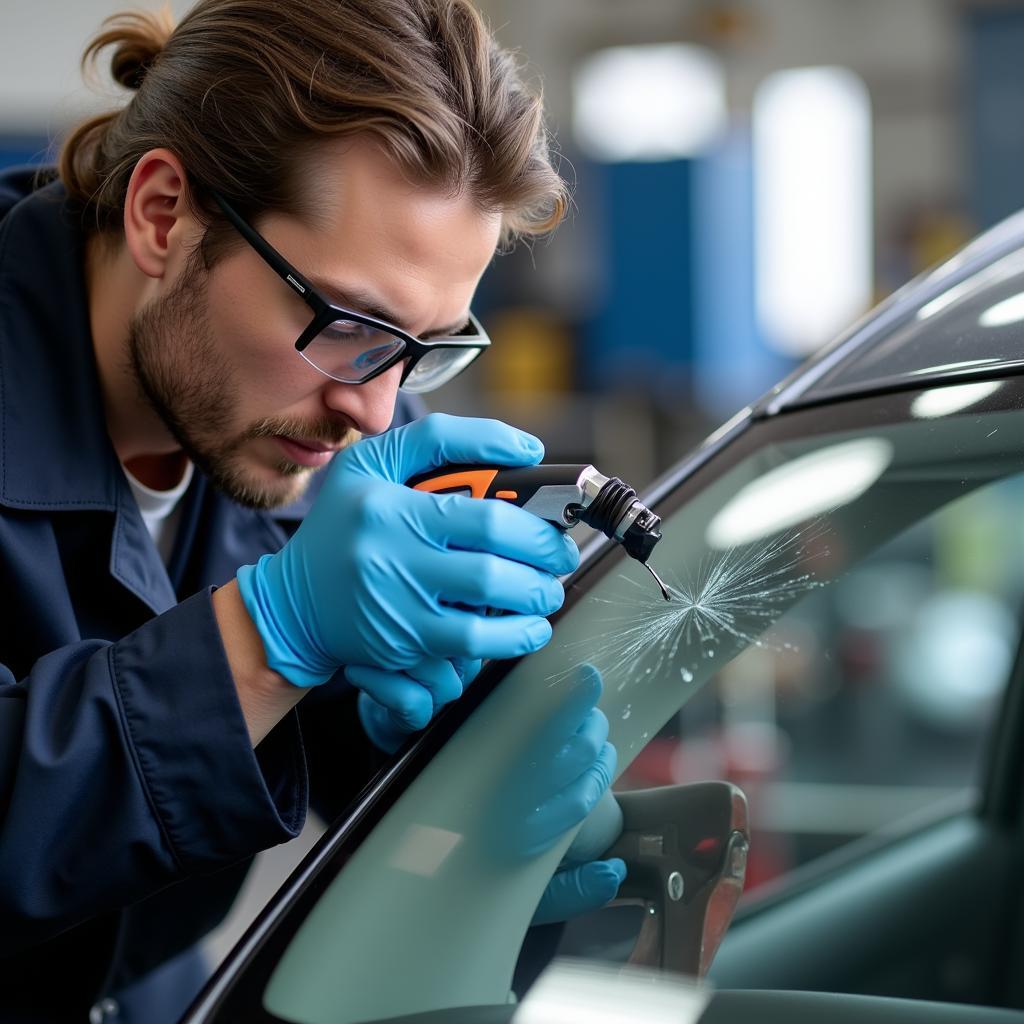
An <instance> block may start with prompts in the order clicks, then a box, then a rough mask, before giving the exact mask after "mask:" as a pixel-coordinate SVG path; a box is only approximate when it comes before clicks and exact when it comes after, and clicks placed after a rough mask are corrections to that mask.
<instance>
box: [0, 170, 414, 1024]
mask: <svg viewBox="0 0 1024 1024" xmlns="http://www.w3.org/2000/svg"><path fill="white" fill-rule="evenodd" d="M32 187H33V180H32V175H31V173H30V172H24V171H22V172H16V173H12V172H8V173H7V174H4V175H0V217H2V221H0V595H2V597H0V601H2V614H0V1020H3V1021H22V1020H25V1021H28V1020H31V1021H37V1020H46V1021H50V1020H79V1021H85V1020H87V1019H88V1011H89V1007H90V1006H91V1005H92V1004H93V1003H94V1002H95V1000H96V999H98V998H100V997H101V996H104V995H107V994H109V993H111V992H116V991H117V990H118V989H119V988H121V987H122V986H125V985H127V984H129V983H131V982H132V981H133V979H137V978H139V977H142V976H144V975H146V974H147V972H149V971H150V970H151V969H152V968H153V967H154V966H155V965H157V964H159V963H162V962H163V961H165V960H167V959H168V958H169V957H171V956H174V955H175V954H176V953H178V952H179V951H181V950H185V949H187V948H189V947H190V946H192V945H193V944H194V943H195V942H196V940H197V939H198V938H200V937H201V936H202V935H203V934H205V932H207V931H208V930H209V929H210V928H211V927H213V926H214V925H215V924H217V923H218V921H219V920H220V919H221V918H222V917H223V915H224V914H225V913H226V911H227V909H228V907H229V906H230V904H231V902H232V900H233V898H234V896H235V894H236V892H237V889H238V887H239V885H240V883H241V880H242V877H243V876H244V873H245V871H246V869H247V867H248V864H249V860H250V858H251V857H252V855H253V854H254V853H256V852H257V851H259V850H262V849H265V848H267V847H270V846H272V845H274V844H276V843H281V842H284V841H286V840H289V839H291V838H293V837H294V836H295V835H297V833H298V832H299V831H300V829H301V828H302V824H303V820H304V816H305V813H306V805H307V791H311V792H312V794H313V796H314V797H317V796H319V799H320V801H321V804H322V806H323V809H324V813H327V814H331V813H336V812H337V811H338V810H340V808H341V807H342V806H343V805H344V803H345V802H346V801H347V800H348V799H349V798H350V797H351V795H353V794H354V792H355V791H356V790H357V789H358V788H359V786H360V785H361V784H362V783H363V782H365V779H366V775H367V773H368V772H369V771H370V770H371V767H372V765H373V755H372V752H371V750H370V749H369V745H368V744H367V743H366V741H365V738H364V737H363V736H362V734H361V732H360V731H359V729H358V725H357V724H355V716H354V714H353V704H352V693H351V691H348V690H347V689H346V688H345V687H344V685H343V684H340V683H339V682H335V683H333V684H330V685H329V686H327V687H324V688H321V689H320V691H318V692H315V693H313V694H311V695H310V696H309V697H307V698H306V699H305V700H304V701H303V702H302V704H301V705H300V706H299V709H298V710H297V711H296V712H294V713H292V714H290V715H289V716H288V717H287V718H286V719H285V720H283V721H282V722H281V723H280V724H279V725H278V727H277V728H276V729H275V730H274V731H273V732H272V733H271V734H270V736H269V737H268V738H267V739H266V740H264V741H263V742H262V743H261V744H260V745H259V747H258V748H257V749H256V751H253V749H252V747H251V746H250V743H249V739H248V733H247V730H246V725H245V721H244V719H243V717H242V714H241V710H240V708H239V704H238V701H237V698H236V694H235V688H234V685H233V682H232V679H231V675H230V671H229V668H228V663H227V660H226V656H225V653H224V649H223V646H222V644H221V639H220V633H219V631H218V628H217V625H216V623H215V620H214V616H213V611H212V607H211V598H210V595H211V593H212V590H213V588H214V587H216V586H217V585H219V584H223V583H225V582H227V581H228V580H230V579H231V578H232V577H233V576H234V574H235V571H236V569H237V568H238V566H240V565H243V564H246V563H250V562H254V561H255V560H256V559H257V558H258V556H259V555H260V554H262V553H263V552H267V551H273V550H276V549H277V548H279V547H280V546H281V544H283V543H284V541H285V540H286V538H287V535H288V534H287V529H286V525H285V524H283V523H282V521H281V518H280V517H276V516H274V515H272V514H269V513H264V512H256V511H252V510H249V509H246V508H243V507H241V506H239V505H237V504H235V503H233V502H232V501H230V500H229V499H227V498H226V497H225V496H224V495H222V494H220V493H218V492H217V491H215V490H214V488H213V487H212V486H211V485H210V484H209V482H208V481H207V480H206V479H205V478H204V477H203V476H202V474H201V473H199V472H198V471H197V472H196V473H195V476H194V478H193V481H192V484H191V486H190V488H189V491H188V493H187V495H186V497H185V499H184V502H185V505H184V511H183V515H182V519H181V524H180V527H179V532H178V536H177V542H176V547H175V549H174V552H173V554H172V556H171V559H170V563H169V565H168V566H166V567H165V566H164V564H163V562H162V561H161V559H160V556H159V554H158V553H157V550H156V548H155V546H154V544H153V542H152V540H151V538H150V536H149V534H148V532H147V531H146V528H145V526H144V524H143V522H142V518H141V516H140V514H139V511H138V509H137V507H136V504H135V501H134V499H133V497H132V494H131V491H130V489H129V487H128V483H127V481H126V479H125V476H124V474H123V472H122V470H121V466H120V463H119V462H118V460H117V457H116V455H115V453H114V450H113V448H112V446H111V443H110V440H109V438H108V435H107V432H106V428H105V421H104V415H103V406H102V402H101V395H100V389H99V381H98V377H97V372H96V366H95V361H94V356H93V348H92V342H91V336H90V329H89V318H88V306H87V299H86V292H85V284H84V276H83V237H82V233H81V231H80V228H79V224H78V222H77V221H76V218H75V216H74V215H73V214H72V213H71V212H70V211H69V210H68V208H67V206H66V204H65V203H64V192H63V189H62V187H61V186H60V185H59V184H58V183H51V184H47V185H45V186H43V187H40V188H38V189H37V190H36V191H34V192H32ZM284 343H285V344H287V339H285V340H284ZM418 411H419V410H413V409H410V408H409V407H408V406H407V405H406V406H405V408H404V409H403V408H401V407H400V409H399V412H398V414H397V416H396V420H397V419H399V418H401V419H405V418H409V417H410V416H411V415H412V413H413V412H418ZM301 511H302V510H301V507H300V508H297V509H296V508H293V509H291V510H290V512H291V514H292V515H293V516H294V515H297V514H301ZM325 702H330V703H332V704H333V705H336V708H335V707H332V709H331V710H332V711H334V710H336V711H337V714H331V715H325V714H324V713H323V711H324V703H325ZM314 706H315V707H314ZM316 707H318V708H319V713H317V714H313V713H312V712H313V711H314V710H316ZM303 737H304V739H305V743H304V742H303Z"/></svg>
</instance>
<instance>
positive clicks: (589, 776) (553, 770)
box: [490, 665, 625, 924]
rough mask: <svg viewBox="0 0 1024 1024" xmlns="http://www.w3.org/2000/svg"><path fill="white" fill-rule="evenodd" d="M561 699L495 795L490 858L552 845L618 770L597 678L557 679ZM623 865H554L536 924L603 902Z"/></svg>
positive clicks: (584, 670) (584, 668) (589, 673)
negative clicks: (560, 867)
mask: <svg viewBox="0 0 1024 1024" xmlns="http://www.w3.org/2000/svg"><path fill="white" fill-rule="evenodd" d="M559 686H560V687H561V689H562V701H561V705H560V706H559V707H558V708H557V709H556V710H555V712H554V713H553V714H551V715H550V716H549V717H548V719H547V720H546V721H545V722H544V723H543V724H542V725H541V726H540V728H539V729H538V730H537V734H536V735H535V736H534V737H533V739H532V740H531V742H530V743H529V744H528V746H527V748H526V750H525V751H524V752H523V754H522V756H521V757H520V758H519V760H518V762H517V764H516V765H515V766H514V769H513V772H512V774H510V776H509V778H508V780H507V782H506V784H505V785H504V786H501V787H499V789H498V791H497V793H496V795H495V801H494V807H493V813H492V820H493V824H492V827H491V829H490V835H491V839H492V842H493V843H494V848H495V856H497V857H502V858H512V859H515V860H521V859H523V858H529V857H534V856H537V855H538V854H541V853H544V852H545V851H546V850H549V849H550V848H551V847H552V846H553V845H554V844H555V843H557V842H558V840H559V839H561V838H562V836H564V835H565V833H566V832H567V831H569V829H572V828H575V827H576V826H577V825H579V824H580V822H582V821H583V820H584V819H585V818H586V817H587V815H588V814H590V812H591V811H592V810H593V809H594V807H595V806H596V805H597V803H598V802H599V801H600V799H601V797H602V796H603V795H604V793H605V792H606V791H607V790H608V787H609V786H610V785H611V781H612V776H613V775H614V774H615V760H616V759H615V748H614V747H613V746H612V745H611V744H610V743H609V742H608V739H607V738H608V719H607V718H605V716H604V713H603V712H602V711H601V710H600V708H598V707H597V706H596V705H597V701H598V699H599V698H600V696H601V688H602V684H601V676H600V674H599V673H598V671H597V669H595V668H593V666H591V665H581V666H580V667H579V668H578V669H577V671H576V672H575V673H574V674H573V675H572V676H570V677H569V678H568V679H566V680H565V681H564V682H562V683H560V684H559ZM624 876H625V865H624V864H622V863H621V862H618V861H607V862H601V861H591V862H590V863H587V864H579V865H574V866H571V867H569V868H567V869H566V870H564V871H563V870H560V871H558V872H557V873H556V874H555V876H554V877H553V878H552V879H551V881H550V882H549V883H548V887H547V889H546V890H545V893H544V896H543V897H542V899H541V903H540V906H539V907H538V909H537V914H538V916H537V917H535V918H534V922H533V923H534V924H540V923H545V922H549V921H556V920H564V919H565V918H566V917H568V916H571V915H573V914H576V913H582V912H583V911H584V910H591V909H596V908H597V907H599V906H601V905H603V904H604V903H607V902H608V900H610V899H611V898H612V897H614V895H615V893H616V892H617V891H618V887H619V882H620V881H621V878H622V877H624Z"/></svg>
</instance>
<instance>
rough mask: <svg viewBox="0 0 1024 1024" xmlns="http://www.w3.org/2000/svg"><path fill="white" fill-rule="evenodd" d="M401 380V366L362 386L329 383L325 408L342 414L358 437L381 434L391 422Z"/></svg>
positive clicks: (392, 368)
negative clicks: (358, 434) (356, 431)
mask: <svg viewBox="0 0 1024 1024" xmlns="http://www.w3.org/2000/svg"><path fill="white" fill-rule="evenodd" d="M401 381H402V364H401V363H398V364H397V365H396V366H392V367H391V369H389V370H387V371H386V372H384V373H382V374H381V375H380V376H379V377H374V378H373V380H370V381H367V382H366V383H365V384H341V383H339V382H337V381H332V380H328V381H327V383H326V385H325V386H324V390H323V400H324V405H325V406H326V407H327V408H328V409H330V410H331V411H332V412H335V413H338V412H340V413H343V414H344V415H345V416H346V417H347V418H348V419H349V420H351V421H352V425H353V426H354V427H355V429H356V430H358V431H359V432H360V433H361V434H380V433H382V432H383V431H385V430H387V428H388V427H389V426H390V425H391V421H392V419H394V415H395V402H396V400H397V398H398V386H399V384H400V383H401Z"/></svg>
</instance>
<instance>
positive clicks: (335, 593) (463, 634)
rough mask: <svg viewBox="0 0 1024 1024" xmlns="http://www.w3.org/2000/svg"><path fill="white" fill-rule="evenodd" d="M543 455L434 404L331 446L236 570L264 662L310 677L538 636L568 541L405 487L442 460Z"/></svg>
mask: <svg viewBox="0 0 1024 1024" xmlns="http://www.w3.org/2000/svg"><path fill="white" fill-rule="evenodd" d="M542 456H543V448H542V446H541V444H540V442H539V441H537V440H536V439H535V438H533V437H531V436H530V435H529V434H524V433H523V432H522V431H519V430H515V429H514V428H512V427H509V426H507V425H506V424H504V423H499V422H498V421H497V420H481V419H464V418H461V417H455V416H444V415H440V414H433V415H431V416H427V417H425V418H424V419H422V420H419V421H417V422H416V423H411V424H409V425H408V426H405V427H399V428H398V429H397V430H392V431H389V432H388V433H386V434H381V435H379V436H377V437H371V438H366V439H364V440H362V441H359V442H357V443H356V444H354V445H352V447H351V448H348V449H346V450H345V451H343V452H342V453H341V454H339V455H338V456H337V457H336V458H335V459H334V461H333V463H332V464H331V466H330V468H329V469H328V470H327V471H326V472H327V477H326V479H325V480H324V485H323V487H322V489H321V491H320V493H319V494H318V495H317V498H316V500H315V501H314V503H313V507H312V508H311V509H310V511H309V514H308V515H307V516H306V518H305V519H304V520H303V522H302V525H301V526H300V527H299V529H298V530H297V531H296V533H295V535H294V536H293V537H292V538H291V539H290V540H289V541H288V543H287V544H285V546H284V547H283V548H282V549H281V550H280V551H279V552H277V554H274V555H264V556H263V557H262V558H261V559H260V560H259V562H258V563H257V564H256V565H255V566H243V567H242V568H241V569H239V571H238V584H239V588H240V590H241V594H242V599H243V601H244V602H245V607H246V609H247V610H248V612H249V615H250V616H251V617H252V620H253V622H254V623H255V624H256V629H257V630H258V632H259V634H260V638H261V639H262V641H263V647H264V649H265V651H266V656H267V663H268V665H269V666H270V667H271V668H272V669H274V670H275V671H277V672H279V673H280V674H281V675H283V676H284V677H285V678H286V679H288V680H290V681H291V682H292V683H294V684H296V685H297V686H313V685H316V684H318V683H322V682H324V681H326V680H327V679H329V678H330V677H331V676H332V675H333V674H334V673H335V671H336V670H337V669H338V668H339V667H341V666H346V667H348V668H352V667H356V666H368V667H372V668H377V669H384V670H386V671H391V672H405V671H407V670H408V669H410V668H413V667H414V666H417V665H419V664H420V663H421V662H423V661H424V660H425V659H432V658H438V659H451V658H456V657H461V658H470V659H473V658H513V657H517V656H519V655H521V654H527V653H529V652H531V651H535V650H537V649H538V648H540V647H543V646H544V644H545V643H547V641H548V640H549V639H550V637H551V626H550V625H549V624H548V622H547V620H546V619H545V618H544V616H545V615H550V614H551V613H552V612H554V611H555V610H557V609H558V608H559V607H560V606H561V604H562V601H563V599H564V593H563V590H562V585H561V584H560V583H559V582H558V580H557V579H555V576H559V575H564V574H565V573H568V572H571V571H572V570H573V569H574V568H575V567H576V565H577V563H578V561H579V551H578V550H577V548H576V545H575V544H574V543H573V542H572V540H571V539H570V538H568V537H567V536H566V535H565V534H564V533H563V532H562V531H561V530H559V529H557V528H556V527H554V526H552V525H551V524H550V523H548V522H545V521H544V520H543V519H540V518H538V517H537V516H535V515H533V514H532V513H530V512H526V511H524V510H523V509H521V508H517V507H516V506H515V505H511V504H509V503H508V502H504V501H493V500H492V501H481V500H479V499H476V498H466V497H463V496H461V495H455V494H442V495H436V494H425V493H423V492H420V491H415V490H413V489H412V488H410V487H406V486H405V485H404V481H406V480H408V479H409V478H410V477H412V476H414V475H415V474H417V473H422V472H425V471H427V470H429V469H433V468H435V467H437V466H441V465H445V464H448V463H467V462H470V463H490V464H499V465H505V466H528V465H533V464H535V463H537V462H539V461H540V459H541V458H542ZM489 608H493V609H498V610H500V611H504V612H507V613H508V614H504V615H487V614H486V609H489ZM470 609H478V610H470ZM358 675H359V674H358V673H357V674H356V678H355V679H353V682H354V684H355V685H359V684H358V682H357V679H358ZM350 678H352V676H351V675H350ZM431 703H433V698H431Z"/></svg>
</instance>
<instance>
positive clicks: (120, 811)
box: [0, 591, 306, 955]
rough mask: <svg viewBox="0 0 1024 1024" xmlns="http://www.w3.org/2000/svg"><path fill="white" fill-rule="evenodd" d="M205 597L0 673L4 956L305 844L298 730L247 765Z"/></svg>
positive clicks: (250, 754)
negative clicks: (184, 882) (122, 632)
mask: <svg viewBox="0 0 1024 1024" xmlns="http://www.w3.org/2000/svg"><path fill="white" fill-rule="evenodd" d="M210 595H211V591H203V592H201V593H199V594H196V595H195V596H194V597H191V598H189V599H188V600H186V601H183V602H182V603H181V604H179V605H177V606H176V607H174V608H172V609H170V610H169V611H167V612H165V613H164V614H162V615H159V616H157V617H156V618H154V619H152V620H150V621H149V622H147V623H146V624H145V625H143V626H142V627H141V628H139V629H137V630H136V631H135V632H133V633H130V634H128V635H127V636H126V637H124V638H123V639H121V640H119V641H117V642H115V643H109V642H104V641H85V642H82V643H77V644H73V645H70V646H67V647H62V648H59V649H58V650H55V651H53V652H51V653H49V654H47V655H46V656H44V657H42V658H40V659H39V660H38V661H37V662H36V663H35V664H34V665H33V666H32V669H31V671H30V672H29V674H28V676H27V677H26V678H23V679H20V680H16V679H15V678H13V675H12V673H11V672H10V671H9V670H8V669H6V668H4V667H3V666H0V955H8V954H10V953H12V952H15V951H17V950H20V949H24V948H26V947H29V946H32V945H34V944H36V943H39V942H41V941H44V940H45V939H48V938H50V937H52V936H54V935H56V934H57V933H59V932H61V931H63V930H65V929H67V928H69V927H72V926H74V925H75V924H78V923H80V922H82V921H85V920H88V919H90V918H92V917H95V916H97V915H100V914H103V913H106V912H109V911H111V910H115V909H117V908H119V907H123V906H126V905H128V904H131V903H134V902H136V901H138V900H140V899H142V898H144V897H146V896H148V895H151V894H152V893H154V892H156V891H157V890H159V889H161V888H163V887H164V886H167V885H169V884H170V883H172V882H175V881H178V880H180V879H182V878H185V877H188V876H190V875H193V874H195V873H199V872H208V871H212V870H215V869H217V868H220V867H223V866H225V865H227V864H230V863H232V862H234V861H237V860H238V859H240V858H242V857H246V856H248V855H250V854H252V853H254V852H255V851H257V850H260V849H264V848H266V847H269V846H272V845H274V844H276V843H281V842H284V841H286V840H288V839H291V838H293V837H294V836H295V835H297V834H298V832H299V831H300V830H301V828H302V823H303V820H304V817H305V809H306V772H305V764H304V757H303V752H302V746H301V741H300V739H299V733H298V725H297V721H296V719H295V716H294V714H292V715H291V716H289V717H288V718H286V719H285V720H284V721H282V722H281V723H280V725H279V726H278V727H277V728H276V729H275V730H274V731H273V732H272V733H271V734H270V736H269V737H267V739H266V740H264V741H263V743H261V744H260V745H259V747H258V748H257V750H256V751H255V752H254V751H253V749H252V748H251V746H250V743H249V737H248V732H247V729H246V725H245V720H244V718H243V716H242V712H241V708H240V706H239V704H238V700H237V697H236V694H235V687H234V683H233V681H232V677H231V673H230V669H229V667H228V662H227V656H226V654H225V653H224V648H223V645H222V642H221V638H220V632H219V630H218V628H217V624H216V620H215V618H214V614H213V607H212V602H211V598H210Z"/></svg>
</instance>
